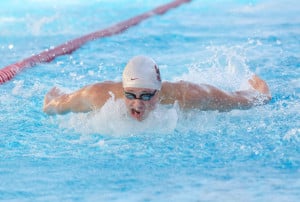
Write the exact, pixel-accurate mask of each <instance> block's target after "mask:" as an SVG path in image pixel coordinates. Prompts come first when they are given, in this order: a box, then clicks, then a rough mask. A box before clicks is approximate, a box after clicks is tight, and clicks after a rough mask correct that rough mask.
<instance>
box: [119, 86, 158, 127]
mask: <svg viewBox="0 0 300 202" xmlns="http://www.w3.org/2000/svg"><path fill="white" fill-rule="evenodd" d="M158 94H159V91H158V90H153V89H148V88H124V99H125V104H126V107H127V110H128V113H129V114H130V116H131V117H132V118H134V119H136V120H138V121H142V120H144V119H145V118H146V117H147V116H148V114H149V113H150V112H151V111H152V110H154V109H155V106H156V104H157V102H158V100H159V95H158Z"/></svg>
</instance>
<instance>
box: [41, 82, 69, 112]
mask: <svg viewBox="0 0 300 202" xmlns="http://www.w3.org/2000/svg"><path fill="white" fill-rule="evenodd" d="M64 94H65V93H63V92H62V91H61V90H60V89H59V88H57V87H53V88H52V89H51V90H50V91H49V92H48V93H47V94H46V95H45V98H44V106H43V111H44V112H45V113H47V114H49V115H51V114H55V113H56V110H55V105H54V104H55V99H56V98H58V97H60V96H62V95H64Z"/></svg>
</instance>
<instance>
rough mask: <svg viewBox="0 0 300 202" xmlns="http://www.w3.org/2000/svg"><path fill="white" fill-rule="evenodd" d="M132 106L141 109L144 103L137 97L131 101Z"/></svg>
mask: <svg viewBox="0 0 300 202" xmlns="http://www.w3.org/2000/svg"><path fill="white" fill-rule="evenodd" d="M133 106H134V107H135V108H136V109H137V110H142V109H144V108H145V104H144V102H143V101H142V100H138V99H135V100H134V101H133Z"/></svg>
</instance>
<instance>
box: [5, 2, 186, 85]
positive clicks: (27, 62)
mask: <svg viewBox="0 0 300 202" xmlns="http://www.w3.org/2000/svg"><path fill="white" fill-rule="evenodd" d="M190 1H191V0H175V1H172V2H170V3H167V4H164V5H161V6H159V7H156V8H155V9H153V10H151V11H148V12H145V13H143V14H140V15H137V16H135V17H133V18H130V19H128V20H125V21H122V22H119V23H117V24H115V25H113V26H110V27H108V28H106V29H103V30H99V31H96V32H93V33H90V34H87V35H84V36H82V37H79V38H76V39H73V40H71V41H67V42H66V43H64V44H61V45H59V46H57V47H54V48H52V49H49V50H45V51H43V52H41V53H39V54H36V55H33V56H31V57H29V58H26V59H24V60H22V61H19V62H17V63H14V64H11V65H8V66H6V67H4V68H2V69H0V84H3V83H5V82H7V81H9V80H11V79H12V78H13V77H14V76H15V75H16V74H18V73H19V72H21V71H22V70H24V69H26V68H29V67H33V66H35V65H37V64H40V63H47V62H51V61H52V60H53V59H55V58H56V57H58V56H61V55H66V54H71V53H72V52H73V51H75V50H76V49H78V48H80V47H81V46H82V45H83V44H85V43H87V42H89V41H92V40H95V39H99V38H103V37H109V36H112V35H116V34H119V33H122V32H124V31H125V30H127V29H129V28H130V27H132V26H135V25H137V24H139V23H140V22H142V21H144V20H146V19H147V18H150V17H153V16H155V15H162V14H164V13H166V12H167V11H168V10H170V9H172V8H176V7H178V6H180V5H181V4H183V3H188V2H190Z"/></svg>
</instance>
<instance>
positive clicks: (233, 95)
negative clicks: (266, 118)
mask: <svg viewBox="0 0 300 202" xmlns="http://www.w3.org/2000/svg"><path fill="white" fill-rule="evenodd" d="M249 84H250V85H251V86H252V88H253V89H248V90H243V91H235V92H225V91H222V90H220V89H218V88H216V87H214V86H211V85H206V84H203V85H197V84H192V83H188V82H179V83H177V85H178V86H176V89H179V90H177V95H176V100H178V102H179V104H180V106H181V107H182V108H184V109H190V108H197V109H200V110H219V111H228V110H232V109H249V108H250V107H252V106H256V105H261V104H266V103H268V102H269V100H270V99H271V93H270V91H269V87H268V85H267V84H266V83H265V81H263V80H262V79H260V78H259V77H258V76H256V75H255V76H253V77H252V78H251V79H250V80H249Z"/></svg>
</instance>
